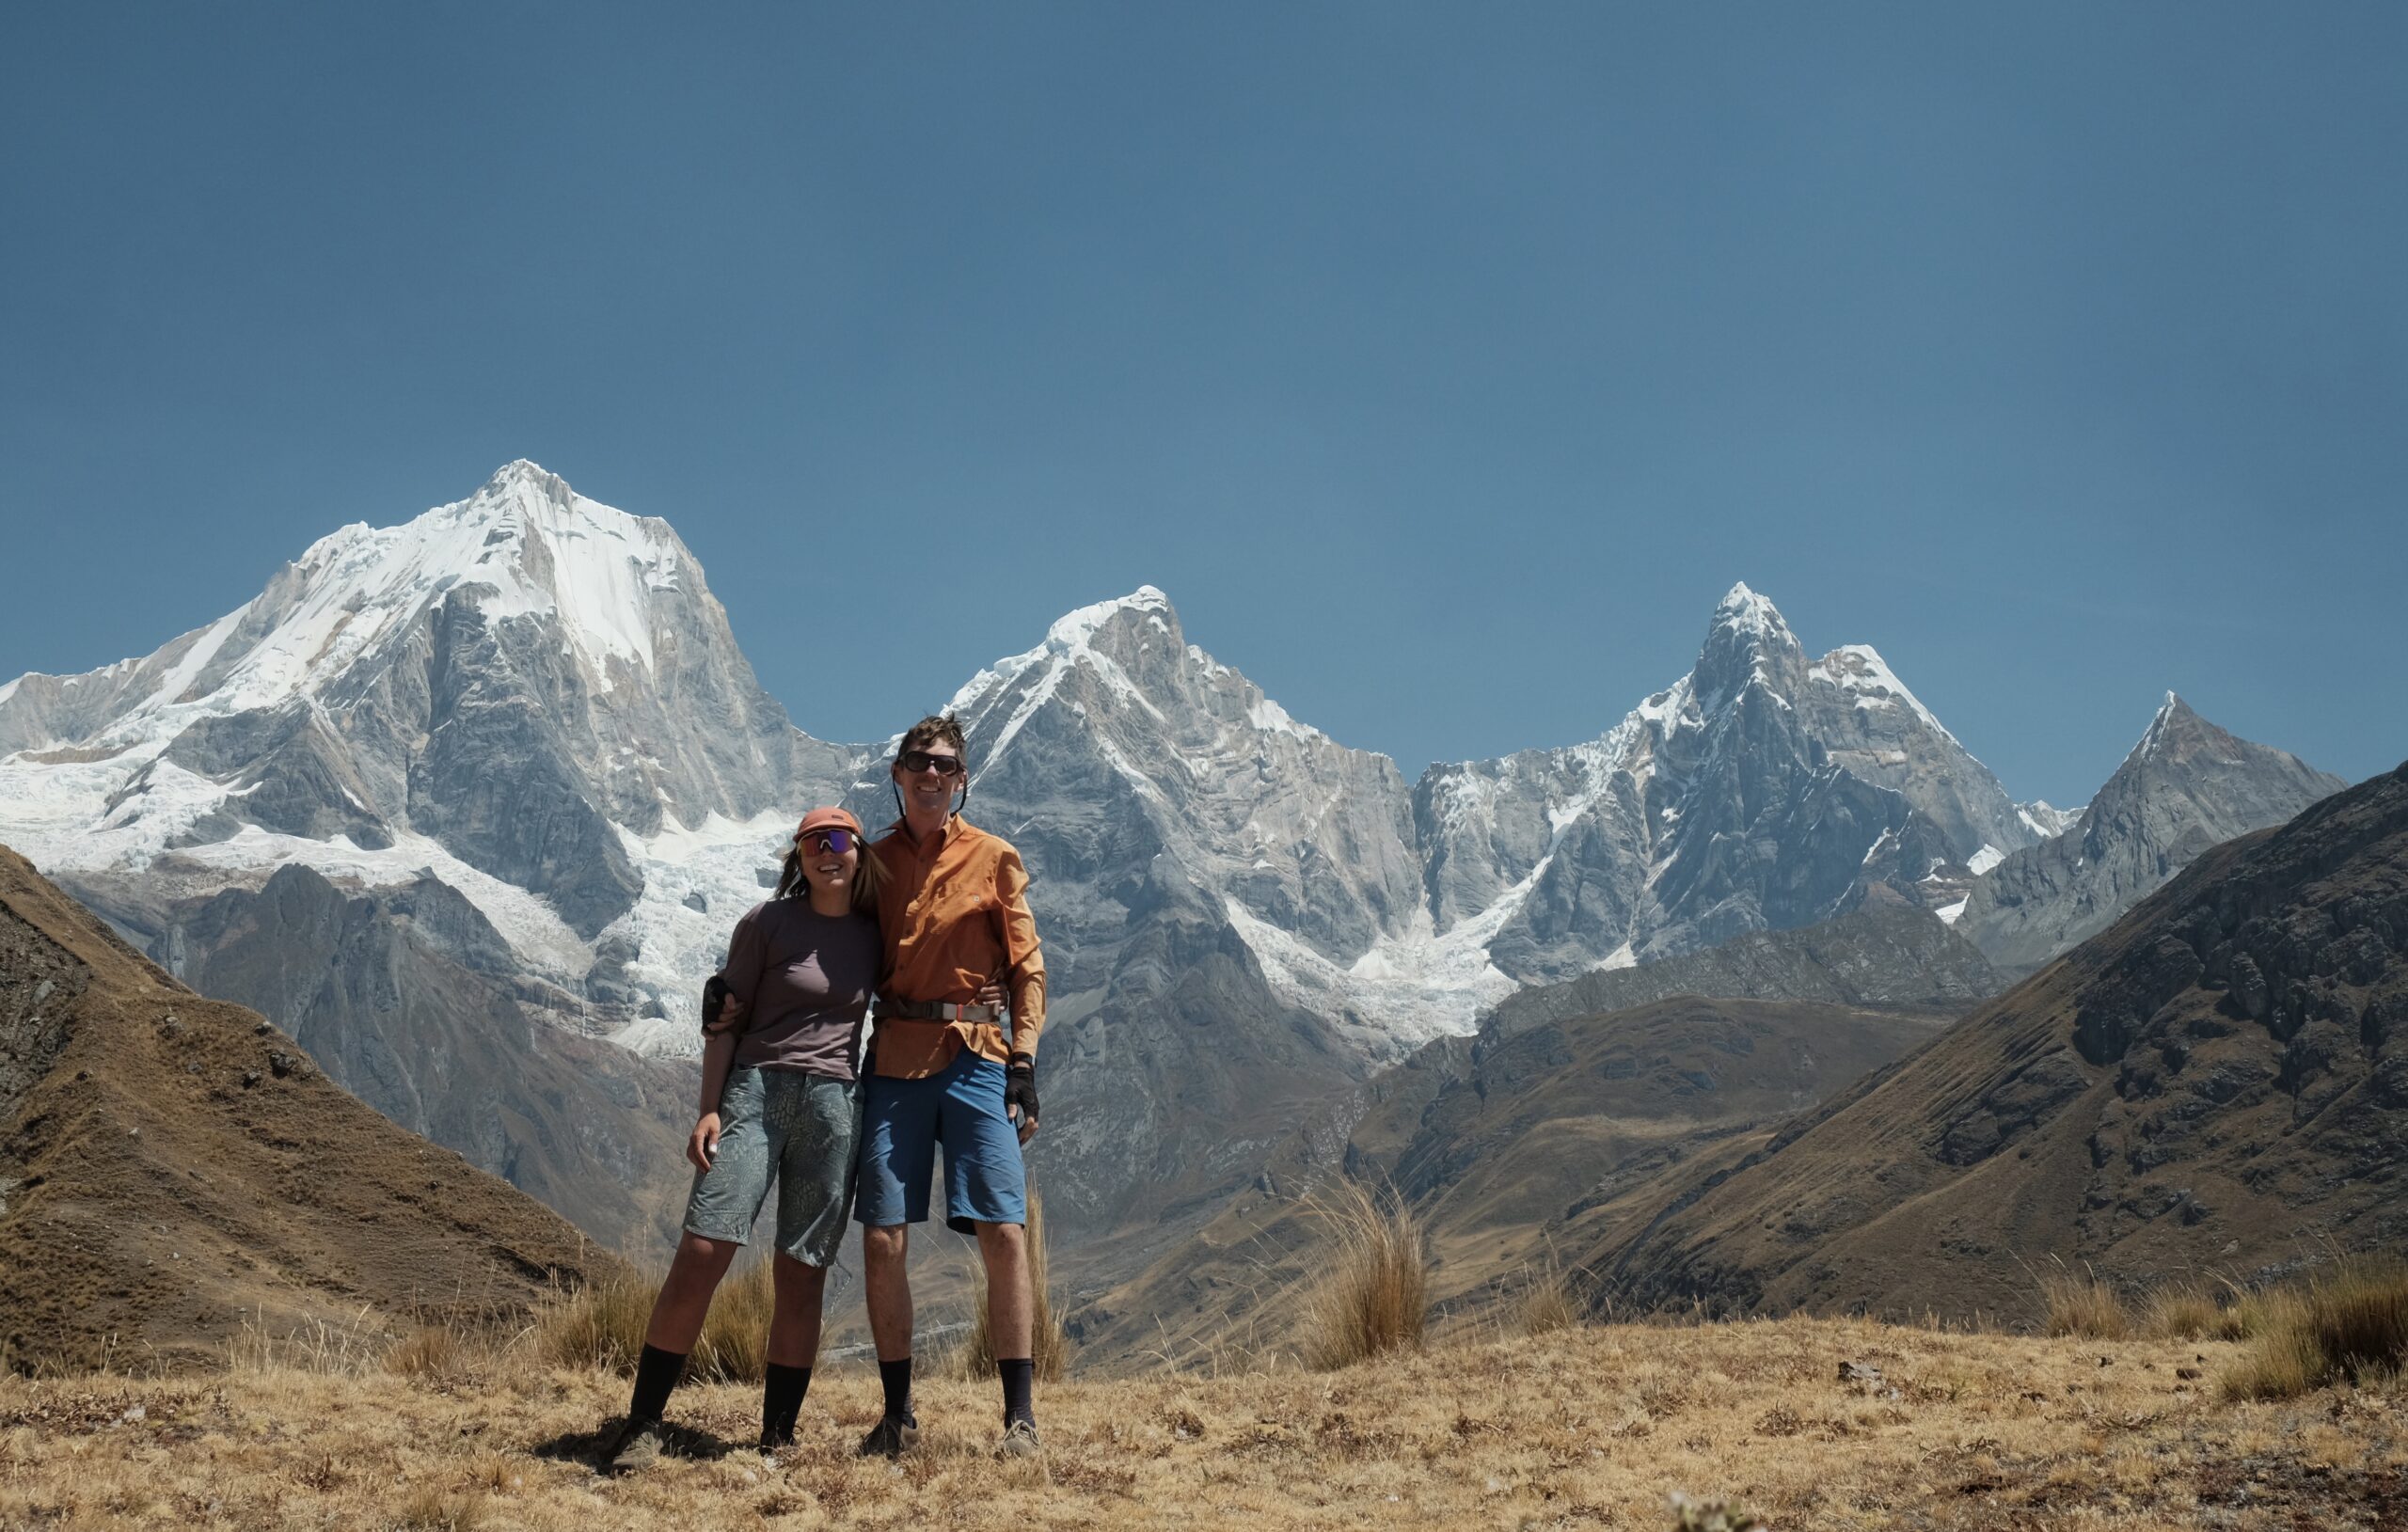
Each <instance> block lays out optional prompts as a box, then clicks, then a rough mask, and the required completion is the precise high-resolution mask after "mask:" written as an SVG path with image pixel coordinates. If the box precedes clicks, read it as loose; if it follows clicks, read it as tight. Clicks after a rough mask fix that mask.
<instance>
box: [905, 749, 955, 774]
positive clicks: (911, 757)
mask: <svg viewBox="0 0 2408 1532" xmlns="http://www.w3.org/2000/svg"><path fill="white" fill-rule="evenodd" d="M903 769H904V770H906V771H908V772H910V773H911V774H912V775H913V776H915V777H916V776H918V775H919V774H920V773H921V772H923V771H933V772H935V773H936V774H937V775H938V776H940V777H950V776H953V775H955V774H957V773H958V772H959V771H960V770H961V757H960V756H958V755H930V754H929V753H928V752H927V751H926V750H905V751H904V752H903Z"/></svg>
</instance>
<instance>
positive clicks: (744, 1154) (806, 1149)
mask: <svg viewBox="0 0 2408 1532" xmlns="http://www.w3.org/2000/svg"><path fill="white" fill-rule="evenodd" d="M878 887H879V865H878V862H877V861H876V860H875V859H874V858H871V857H867V856H864V855H863V847H862V827H861V824H860V822H859V821H858V820H856V819H854V817H853V816H852V815H851V814H849V813H846V812H845V811H844V810H842V809H814V810H812V811H811V812H810V813H808V814H805V815H804V816H803V820H802V823H801V825H800V826H799V827H798V828H797V829H796V830H795V833H794V844H793V846H792V848H791V849H790V850H789V851H788V852H787V853H786V859H785V866H784V870H783V871H782V872H781V873H780V875H779V877H778V887H777V892H776V893H775V894H773V895H772V896H771V897H770V898H769V899H768V901H767V902H765V903H763V904H759V905H756V906H754V907H753V908H752V909H751V910H749V911H748V912H746V914H745V916H744V918H743V919H742V920H739V921H737V923H736V934H735V936H734V937H733V938H732V939H731V940H729V942H728V947H727V964H726V967H725V968H724V969H722V970H721V974H720V979H721V983H722V984H723V993H724V996H725V999H724V1002H723V1003H721V1004H720V1005H719V1006H718V1007H717V1014H716V1015H713V1014H711V1012H712V1004H711V1002H710V1000H709V999H705V1018H704V1023H703V1030H704V1034H705V1043H704V1047H703V1094H702V1113H701V1116H700V1117H699V1119H698V1120H697V1121H696V1122H695V1124H694V1130H693V1132H692V1133H691V1134H690V1135H689V1137H688V1138H687V1141H686V1158H687V1159H688V1160H689V1161H692V1162H693V1165H694V1187H693V1191H692V1192H691V1193H690V1194H689V1197H688V1199H687V1203H686V1223H685V1238H683V1239H682V1240H679V1241H678V1242H677V1254H676V1256H675V1258H674V1259H673V1260H672V1261H671V1263H670V1267H669V1275H668V1277H667V1279H666V1280H664V1281H663V1282H662V1283H661V1285H660V1296H659V1298H658V1299H657V1300H656V1301H655V1302H654V1303H653V1308H652V1320H651V1323H650V1324H649V1325H648V1326H647V1327H646V1328H645V1331H644V1345H643V1352H642V1356H641V1357H640V1358H639V1359H638V1361H637V1364H636V1384H635V1397H634V1399H633V1401H632V1402H631V1403H630V1404H629V1405H628V1407H627V1423H626V1427H625V1428H624V1429H622V1431H621V1433H620V1436H619V1439H618V1442H617V1444H616V1445H615V1447H614V1449H613V1451H612V1453H611V1457H610V1468H611V1470H612V1471H614V1472H623V1471H625V1470H626V1469H630V1468H636V1467H641V1466H642V1465H643V1464H645V1463H648V1462H650V1461H653V1460H654V1459H656V1458H657V1457H659V1456H660V1451H661V1443H662V1433H661V1424H660V1420H661V1411H662V1409H663V1407H664V1406H666V1405H667V1403H668V1402H669V1393H670V1390H672V1389H673V1388H674V1387H676V1385H677V1380H678V1377H679V1375H680V1374H681V1373H682V1372H683V1371H684V1370H685V1366H686V1355H687V1353H688V1352H689V1351H690V1350H693V1346H694V1341H695V1339H696V1337H698V1336H699V1335H701V1334H702V1332H703V1316H704V1315H705V1313H706V1312H707V1311H708V1310H709V1308H710V1302H711V1294H712V1293H713V1292H715V1291H716V1290H718V1287H719V1283H720V1278H721V1277H722V1276H724V1275H726V1273H727V1268H728V1263H729V1262H731V1261H733V1260H734V1259H735V1258H736V1252H737V1249H738V1248H740V1247H741V1246H742V1245H743V1244H744V1242H745V1240H746V1237H747V1236H748V1235H749V1234H750V1233H751V1232H752V1228H753V1220H754V1219H755V1218H757V1217H758V1216H759V1214H760V1211H761V1207H762V1204H763V1203H764V1202H766V1201H767V1200H768V1194H769V1183H770V1182H771V1180H773V1179H774V1180H775V1181H776V1182H777V1185H778V1233H777V1252H776V1254H775V1255H774V1256H771V1257H770V1267H771V1271H772V1272H773V1273H774V1277H775V1288H776V1293H777V1300H776V1308H775V1310H774V1312H773V1314H772V1317H771V1319H770V1321H769V1348H768V1375H767V1377H766V1378H765V1380H764V1382H763V1385H762V1394H761V1446H762V1448H763V1449H764V1450H765V1451H766V1450H770V1449H773V1448H776V1447H779V1446H783V1445H786V1444H788V1443H790V1442H792V1441H793V1440H794V1427H795V1417H796V1415H797V1414H799V1413H800V1410H801V1408H802V1397H803V1393H804V1391H805V1390H806V1389H808V1388H809V1387H810V1386H811V1363H812V1359H813V1358H814V1357H815V1356H816V1354H817V1353H818V1350H819V1300H820V1295H821V1292H822V1290H823V1289H824V1287H825V1285H826V1282H827V1275H828V1263H829V1262H830V1261H832V1260H833V1259H834V1258H835V1256H836V1248H837V1245H838V1244H839V1242H840V1241H841V1240H842V1239H843V1237H844V1232H845V1224H846V1220H847V1218H848V1216H849V1213H850V1210H851V1204H852V1196H853V1159H854V1152H855V1148H856V1146H857V1145H858V1144H859V1142H860V1138H861V1123H862V1103H861V1087H860V1084H859V1082H857V1080H856V1079H855V1076H854V1061H855V1060H856V1059H857V1058H859V1056H860V1051H861V1032H862V1019H863V1017H864V1016H865V1015H866V1014H867V1012H868V1010H869V1000H870V992H871V990H872V989H873V988H874V987H876V985H877V982H878V970H879V956H880V955H879V934H878V921H877V913H876V912H877V909H878ZM713 988H714V989H718V988H720V986H714V987H713Z"/></svg>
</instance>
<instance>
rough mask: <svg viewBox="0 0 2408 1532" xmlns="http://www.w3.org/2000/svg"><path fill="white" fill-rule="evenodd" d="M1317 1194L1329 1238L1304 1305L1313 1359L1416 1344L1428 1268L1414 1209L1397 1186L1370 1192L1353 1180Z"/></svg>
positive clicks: (1337, 1359)
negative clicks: (1322, 1266) (1325, 1267)
mask: <svg viewBox="0 0 2408 1532" xmlns="http://www.w3.org/2000/svg"><path fill="white" fill-rule="evenodd" d="M1317 1196H1318V1197H1319V1199H1320V1200H1319V1201H1318V1203H1317V1208H1316V1210H1317V1211H1318V1212H1319V1214H1320V1216H1321V1217H1323V1219H1325V1220H1326V1221H1327V1222H1328V1224H1329V1226H1330V1229H1331V1231H1332V1238H1331V1240H1330V1241H1329V1256H1328V1260H1329V1271H1327V1272H1326V1273H1325V1274H1324V1275H1323V1278H1322V1281H1321V1284H1320V1286H1319V1287H1317V1288H1315V1290H1314V1292H1313V1295H1312V1297H1311V1299H1310V1300H1309V1301H1308V1303H1307V1305H1306V1325H1307V1332H1308V1337H1309V1338H1308V1339H1307V1355H1308V1356H1309V1357H1310V1359H1311V1361H1312V1363H1313V1365H1314V1366H1320V1367H1342V1366H1351V1365H1352V1364H1354V1363H1356V1362H1361V1361H1364V1360H1366V1359H1368V1358H1370V1357H1375V1356H1379V1355H1382V1354H1384V1353H1386V1352H1388V1351H1393V1350H1401V1349H1405V1348H1411V1347H1418V1346H1419V1345H1420V1344H1421V1337H1422V1333H1423V1330H1424V1327H1425V1326H1426V1324H1427V1322H1428V1318H1429V1306H1430V1269H1429V1260H1428V1257H1427V1256H1425V1254H1424V1253H1423V1250H1422V1241H1421V1225H1420V1224H1419V1223H1418V1221H1417V1220H1416V1219H1415V1218H1414V1216H1413V1209H1412V1208H1409V1207H1407V1206H1406V1205H1405V1202H1404V1199H1403V1198H1402V1197H1401V1196H1399V1195H1397V1194H1396V1193H1395V1192H1393V1191H1389V1192H1371V1191H1370V1190H1368V1189H1366V1188H1365V1187H1363V1186H1361V1185H1360V1184H1358V1183H1356V1182H1354V1181H1341V1182H1339V1184H1338V1186H1337V1187H1336V1188H1335V1189H1334V1190H1331V1191H1328V1192H1321V1193H1317Z"/></svg>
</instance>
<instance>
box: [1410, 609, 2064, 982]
mask: <svg viewBox="0 0 2408 1532" xmlns="http://www.w3.org/2000/svg"><path fill="white" fill-rule="evenodd" d="M2038 807H2041V808H2045V805H2040V806H2038ZM1414 808H1415V819H1416V823H1417V825H1418V830H1419V835H1420V840H1421V844H1422V848H1423V853H1424V865H1425V868H1426V873H1425V877H1426V881H1427V890H1428V894H1429V900H1430V908H1431V912H1432V917H1433V920H1434V923H1435V924H1436V926H1437V928H1438V929H1439V930H1440V931H1441V932H1447V931H1451V930H1453V929H1455V928H1456V927H1457V926H1458V925H1478V926H1481V927H1484V929H1483V931H1482V938H1483V944H1484V945H1485V947H1486V948H1487V950H1488V952H1489V953H1490V955H1491V956H1492V957H1493V958H1494V960H1495V962H1496V963H1497V966H1498V967H1499V968H1500V969H1501V970H1502V971H1505V972H1506V973H1508V974H1510V975H1512V976H1513V978H1514V979H1516V980H1519V981H1521V982H1525V983H1536V982H1545V981H1552V980H1558V979H1564V978H1569V977H1572V976H1574V975H1576V974H1578V973H1581V972H1584V971H1588V970H1590V969H1592V968H1596V967H1598V966H1600V965H1601V964H1624V963H1631V962H1640V961H1646V960H1648V959H1651V958H1655V957H1660V956H1671V955H1672V954H1675V953H1680V952H1687V951H1694V950H1696V949H1698V948H1701V947H1705V946H1710V945H1712V944H1713V943H1715V942H1717V941H1720V940H1725V939H1727V938H1729V937H1732V936H1735V935H1737V934H1739V933H1740V932H1743V931H1750V930H1763V929H1767V928H1771V929H1779V928H1784V927H1788V926H1795V925H1803V924H1809V923H1811V922H1813V921H1815V920H1819V919H1822V918H1824V917H1826V916H1829V915H1830V914H1833V913H1836V912H1837V911H1838V910H1840V909H1841V908H1846V906H1847V905H1848V904H1849V903H1850V902H1851V901H1852V899H1853V898H1854V897H1855V896H1856V895H1857V893H1858V892H1860V891H1861V886H1862V885H1863V884H1864V883H1866V882H1870V881H1876V880H1878V881H1886V882H1888V883H1890V884H1892V885H1893V887H1896V888H1898V889H1900V890H1902V891H1906V892H1929V893H1930V894H1931V895H1932V902H1934V903H1938V902H1941V900H1940V894H1941V892H1942V890H1943V889H1944V890H1948V891H1954V890H1959V889H1961V880H1962V879H1963V878H1965V877H1970V876H1971V871H1970V869H1971V868H1972V866H1973V865H1974V864H1976V863H1986V862H1988V861H1995V860H1996V859H1997V858H1998V857H1999V856H2000V855H2002V854H2003V853H2004V852H2006V851H2011V850H2014V849H2017V848H2019V847H2021V846H2024V845H2031V844H2032V843H2033V842H2034V841H2036V839H2038V832H2037V830H2036V828H2035V826H2034V824H2033V822H2032V819H2031V817H2030V814H2029V813H2028V812H2027V811H2025V810H2023V809H2021V808H2020V807H2019V806H2018V805H2017V804H2016V803H2015V802H2014V801H2013V800H2012V799H2010V798H2008V797H2007V794H2006V791H2005V789H2004V788H2003V787H2001V786H2000V785H1999V782H1998V780H1997V779H1996V778H1995V777H1993V776H1991V775H1990V773H1989V771H1988V768H1987V767H1985V766H1982V764H1981V763H1980V762H1979V761H1976V760H1974V759H1973V758H1972V756H1971V755H1970V754H1968V753H1966V751H1965V749H1964V747H1963V746H1961V745H1959V744H1958V743H1957V738H1956V736H1955V735H1954V734H1950V733H1949V732H1948V731H1947V730H1946V729H1945V728H1943V727H1942V726H1941V723H1940V720H1939V719H1936V718H1934V717H1933V716H1932V714H1931V711H1930V709H1928V708H1926V707H1925V706H1924V705H1923V703H1921V702H1920V701H1918V700H1917V699H1916V697H1915V695H1914V693H1913V692H1911V691H1909V690H1908V689H1907V687H1906V684H1905V683H1904V682H1902V681H1900V680H1899V679H1898V678H1897V676H1896V675H1895V674H1894V673H1893V671H1891V670H1890V668H1889V666H1888V665H1887V664H1885V663H1884V662H1883V661H1882V659H1881V656H1880V655H1879V654H1877V652H1876V651H1874V650H1873V649H1872V648H1871V647H1869V646H1867V645H1864V644H1850V645H1847V646H1845V647H1843V648H1840V649H1835V650H1833V651H1831V652H1830V654H1828V655H1824V656H1823V657H1822V658H1821V659H1819V660H1814V661H1811V662H1810V661H1809V660H1808V658H1807V656H1806V653H1805V650H1804V648H1803V647H1802V646H1801V645H1800V644H1799V643H1798V639H1797V637H1796V636H1795V635H1794V634H1793V633H1792V632H1791V631H1790V629H1789V624H1787V623H1786V622H1784V621H1783V620H1782V616H1781V613H1780V612H1779V611H1778V610H1776V609H1775V608H1773V605H1772V603H1771V602H1769V601H1767V600H1766V599H1765V598H1764V597H1763V596H1762V595H1759V594H1758V593H1756V592H1753V591H1751V590H1750V589H1749V588H1748V587H1747V586H1746V585H1744V584H1741V585H1737V586H1735V587H1733V588H1732V590H1731V592H1730V593H1729V594H1728V595H1726V596H1724V597H1723V599H1722V602H1721V604H1720V605H1719V607H1718V608H1716V609H1715V613H1714V616H1713V619H1712V621H1711V622H1710V623H1709V624H1708V626H1707V630H1706V636H1705V642H1704V644H1703V648H1702V649H1701V651H1700V653H1699V655H1698V661H1697V665H1696V667H1695V669H1693V670H1692V671H1690V672H1689V673H1688V674H1687V675H1685V676H1683V677H1682V678H1681V679H1680V680H1678V681H1675V682H1674V683H1673V684H1672V685H1671V686H1670V687H1666V688H1664V689H1663V690H1662V691H1659V692H1657V693H1656V694H1655V695H1654V696H1652V697H1649V698H1648V699H1647V700H1646V701H1644V702H1642V703H1640V704H1639V706H1638V707H1636V708H1634V709H1632V710H1631V712H1630V713H1629V714H1628V716H1626V717H1625V718H1624V719H1623V720H1622V722H1621V723H1619V724H1617V725H1616V726H1615V727H1614V728H1613V729H1612V730H1610V731H1608V733H1607V734H1605V735H1604V736H1602V737H1601V738H1599V739H1596V740H1593V741H1592V742H1590V743H1588V744H1585V745H1577V746H1574V747H1571V748H1569V749H1564V750H1527V751H1524V752H1522V753H1520V754H1518V755H1512V756H1507V757H1505V758H1504V759H1503V760H1500V761H1484V762H1475V763H1471V764H1468V765H1460V766H1456V765H1450V766H1433V767H1432V768H1431V769H1430V771H1429V772H1428V773H1427V774H1425V775H1424V776H1423V778H1422V780H1421V782H1420V784H1419V786H1418V789H1417V790H1416V792H1415V795H1414ZM1952 876H1953V877H1954V878H1955V879H1956V881H1950V880H1949V879H1950V878H1951V877H1952ZM1935 884H1937V885H1938V886H1936V887H1935V886H1934V885H1935Z"/></svg>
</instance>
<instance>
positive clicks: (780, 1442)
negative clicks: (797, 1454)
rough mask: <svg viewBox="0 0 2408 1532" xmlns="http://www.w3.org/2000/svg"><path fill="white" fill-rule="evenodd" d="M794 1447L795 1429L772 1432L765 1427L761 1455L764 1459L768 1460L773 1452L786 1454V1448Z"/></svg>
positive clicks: (762, 1433) (762, 1430)
mask: <svg viewBox="0 0 2408 1532" xmlns="http://www.w3.org/2000/svg"><path fill="white" fill-rule="evenodd" d="M792 1445H794V1429H793V1428H791V1427H788V1428H787V1429H784V1430H771V1429H768V1427H766V1426H765V1427H763V1428H762V1429H761V1455H762V1456H763V1457H765V1458H766V1457H768V1455H769V1454H771V1453H773V1452H784V1450H785V1449H786V1448H788V1447H790V1446H792Z"/></svg>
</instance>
